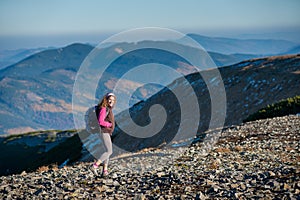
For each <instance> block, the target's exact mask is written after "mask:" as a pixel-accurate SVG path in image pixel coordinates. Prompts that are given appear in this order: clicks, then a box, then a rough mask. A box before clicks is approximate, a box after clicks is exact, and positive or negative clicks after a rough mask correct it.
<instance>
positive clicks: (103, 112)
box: [98, 107, 112, 128]
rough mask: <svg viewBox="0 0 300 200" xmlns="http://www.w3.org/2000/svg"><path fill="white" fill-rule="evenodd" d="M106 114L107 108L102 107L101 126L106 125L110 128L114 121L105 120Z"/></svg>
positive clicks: (99, 119) (99, 120)
mask: <svg viewBox="0 0 300 200" xmlns="http://www.w3.org/2000/svg"><path fill="white" fill-rule="evenodd" d="M106 116H107V115H106V108H105V107H101V109H100V113H99V118H98V122H99V124H100V126H104V127H107V128H109V127H111V126H112V123H110V122H107V121H105V118H106Z"/></svg>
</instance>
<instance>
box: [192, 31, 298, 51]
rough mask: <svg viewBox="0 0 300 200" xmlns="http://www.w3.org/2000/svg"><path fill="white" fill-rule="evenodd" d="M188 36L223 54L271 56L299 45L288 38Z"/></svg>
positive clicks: (205, 47)
mask: <svg viewBox="0 0 300 200" xmlns="http://www.w3.org/2000/svg"><path fill="white" fill-rule="evenodd" d="M188 36H189V37H191V38H193V39H194V40H196V41H197V42H198V43H199V44H201V45H202V46H203V48H204V49H206V51H212V52H218V53H222V54H237V53H238V54H254V55H261V56H270V55H278V54H283V53H286V52H288V51H290V50H291V49H292V48H295V47H296V46H297V45H299V44H296V43H294V42H290V41H286V40H262V39H243V40H242V39H232V38H222V37H206V36H202V35H197V34H188ZM298 53H299V52H298Z"/></svg>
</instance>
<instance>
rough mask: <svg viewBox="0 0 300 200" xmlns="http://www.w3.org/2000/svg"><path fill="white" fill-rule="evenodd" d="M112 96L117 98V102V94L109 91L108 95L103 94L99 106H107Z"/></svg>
mask: <svg viewBox="0 0 300 200" xmlns="http://www.w3.org/2000/svg"><path fill="white" fill-rule="evenodd" d="M110 96H113V97H114V98H115V102H116V100H117V98H116V95H114V94H113V93H107V94H106V95H104V96H103V98H102V99H101V101H99V103H98V106H100V107H107V106H108V98H109V97H110Z"/></svg>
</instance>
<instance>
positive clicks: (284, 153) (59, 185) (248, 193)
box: [0, 116, 300, 200]
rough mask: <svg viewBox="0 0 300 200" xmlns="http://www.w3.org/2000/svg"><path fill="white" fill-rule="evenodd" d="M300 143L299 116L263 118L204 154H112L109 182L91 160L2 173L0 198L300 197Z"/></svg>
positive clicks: (231, 131) (197, 150)
mask: <svg viewBox="0 0 300 200" xmlns="http://www.w3.org/2000/svg"><path fill="white" fill-rule="evenodd" d="M199 141H200V140H199ZM299 141H300V118H299V117H297V116H286V117H278V118H273V119H265V120H258V121H256V122H249V123H246V124H243V125H239V126H233V127H229V128H227V129H225V130H224V131H223V133H222V136H221V137H220V138H219V140H218V142H217V143H216V145H215V146H214V148H213V149H212V151H211V152H208V153H207V154H206V156H203V154H202V153H201V150H202V143H201V142H198V143H195V144H193V145H192V146H191V147H189V148H186V151H184V148H181V147H180V148H181V149H180V148H162V149H156V150H155V149H151V151H148V152H147V151H143V152H141V153H138V154H134V155H131V156H127V157H124V158H115V159H112V160H111V161H110V166H109V167H110V175H109V177H107V178H105V179H104V178H99V177H95V176H94V175H93V174H91V172H90V171H89V170H88V166H89V165H90V163H78V164H76V165H74V166H65V167H63V168H61V169H57V170H51V169H49V170H47V171H41V172H38V171H37V172H32V173H26V172H22V173H21V174H19V175H10V176H2V177H0V199H136V200H146V199H201V200H203V199H300V169H299V160H300V157H299V155H300V152H299ZM174 154H177V155H178V154H181V155H182V156H181V157H179V159H173V157H172V155H174ZM177 158H178V157H177ZM162 163H164V164H162ZM166 163H167V164H166Z"/></svg>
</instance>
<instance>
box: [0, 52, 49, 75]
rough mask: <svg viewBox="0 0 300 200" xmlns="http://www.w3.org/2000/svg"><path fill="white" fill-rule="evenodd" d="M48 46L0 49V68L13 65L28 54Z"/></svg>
mask: <svg viewBox="0 0 300 200" xmlns="http://www.w3.org/2000/svg"><path fill="white" fill-rule="evenodd" d="M46 49H53V48H51V47H49V48H35V49H16V50H1V51H0V70H1V69H4V68H5V67H7V66H10V65H13V64H15V63H17V62H19V61H21V60H23V59H24V58H27V57H29V56H30V55H33V54H36V53H38V52H41V51H44V50H46Z"/></svg>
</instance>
